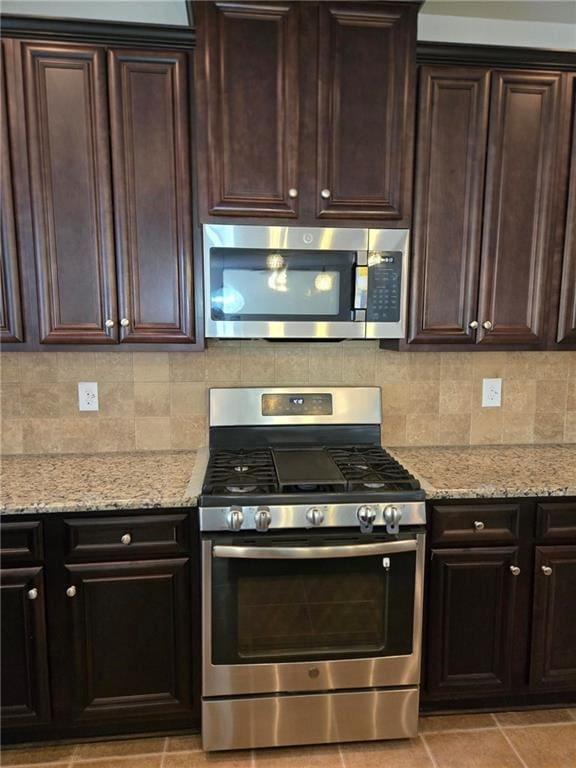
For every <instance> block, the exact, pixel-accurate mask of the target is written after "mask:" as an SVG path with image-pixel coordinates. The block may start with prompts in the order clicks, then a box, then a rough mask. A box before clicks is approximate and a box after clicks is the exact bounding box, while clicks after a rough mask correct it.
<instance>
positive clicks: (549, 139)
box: [478, 71, 560, 345]
mask: <svg viewBox="0 0 576 768" xmlns="http://www.w3.org/2000/svg"><path fill="white" fill-rule="evenodd" d="M559 97H560V75H558V74H556V73H546V74H539V73H530V72H513V71H512V72H494V73H493V75H492V95H491V107H490V109H491V111H490V134H489V145H488V161H487V172H486V197H485V210H484V230H483V246H482V269H481V279H480V302H479V303H480V308H479V318H478V319H479V320H480V321H481V323H484V322H486V321H488V322H490V323H491V324H492V329H484V328H483V327H482V325H481V326H480V329H479V332H478V333H479V341H480V343H482V344H505V343H509V344H515V343H516V344H531V345H542V344H543V343H544V342H545V338H546V327H545V321H546V316H547V308H548V294H547V288H548V280H549V276H550V262H551V261H552V259H551V253H552V251H553V242H552V235H553V233H552V226H551V224H552V220H553V218H554V217H553V210H552V207H553V202H554V198H555V164H556V152H557V144H558V136H557V132H558V124H559V109H558V107H559Z"/></svg>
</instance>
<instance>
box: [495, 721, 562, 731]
mask: <svg viewBox="0 0 576 768" xmlns="http://www.w3.org/2000/svg"><path fill="white" fill-rule="evenodd" d="M562 725H573V721H572V720H561V721H560V722H558V723H524V725H501V724H500V723H498V727H499V728H501V729H503V730H510V729H512V728H516V729H518V728H558V727H560V726H562Z"/></svg>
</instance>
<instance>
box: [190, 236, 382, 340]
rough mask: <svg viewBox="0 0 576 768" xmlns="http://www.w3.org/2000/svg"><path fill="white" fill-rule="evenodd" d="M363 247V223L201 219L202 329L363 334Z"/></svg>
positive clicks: (253, 334)
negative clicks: (318, 225)
mask: <svg viewBox="0 0 576 768" xmlns="http://www.w3.org/2000/svg"><path fill="white" fill-rule="evenodd" d="M320 233H321V234H320ZM366 246H367V231H366V230H330V229H310V230H303V229H300V228H288V227H246V226H244V227H242V226H227V225H205V226H204V279H205V307H206V336H207V337H227V338H229V337H238V338H343V337H356V338H359V337H363V336H364V334H365V319H366V318H365V314H366V313H365V308H366V291H367V279H368V269H367V250H366Z"/></svg>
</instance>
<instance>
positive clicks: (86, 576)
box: [62, 558, 200, 723]
mask: <svg viewBox="0 0 576 768" xmlns="http://www.w3.org/2000/svg"><path fill="white" fill-rule="evenodd" d="M66 570H67V576H68V583H69V586H73V587H75V588H76V594H75V595H73V596H72V597H69V596H68V595H66V596H65V595H63V596H62V600H64V601H66V606H65V607H66V609H67V616H68V622H69V624H68V626H69V633H68V656H69V659H70V662H71V667H72V669H73V673H72V675H71V677H70V685H71V689H70V697H68V696H62V699H63V700H68V701H70V702H71V705H70V706H71V708H72V711H70V712H67V713H65V717H66V719H67V720H68V721H69V722H71V723H96V722H98V723H110V722H113V721H114V720H117V719H118V718H122V720H123V721H125V722H126V721H129V720H131V719H138V718H140V719H141V718H144V717H149V718H155V719H157V720H160V719H162V718H164V717H166V718H168V719H169V718H170V717H171V716H178V715H180V716H182V715H183V714H185V713H189V712H190V711H191V708H192V679H191V678H192V673H191V664H192V659H193V657H194V654H195V653H199V652H200V649H198V648H196V649H194V648H193V647H192V639H191V638H192V632H191V608H190V567H189V560H188V558H178V559H170V560H168V559H165V560H151V561H141V562H120V563H111V562H104V563H89V564H82V565H68V566H67V567H66Z"/></svg>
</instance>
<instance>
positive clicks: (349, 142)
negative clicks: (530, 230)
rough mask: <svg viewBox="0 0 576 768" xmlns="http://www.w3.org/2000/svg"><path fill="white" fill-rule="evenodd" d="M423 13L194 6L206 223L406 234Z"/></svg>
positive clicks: (379, 8)
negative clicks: (354, 227)
mask: <svg viewBox="0 0 576 768" xmlns="http://www.w3.org/2000/svg"><path fill="white" fill-rule="evenodd" d="M419 5H420V3H418V2H414V3H396V4H395V3H386V2H379V3H375V2H321V3H318V2H310V3H298V2H284V3H279V2H270V3H265V4H264V3H262V4H261V3H255V2H221V1H220V0H217V1H211V2H200V3H196V5H195V8H196V14H197V29H198V38H199V44H200V50H199V54H200V55H199V61H198V67H197V92H198V102H199V109H198V123H199V142H198V148H199V152H198V155H199V158H200V163H199V182H200V183H199V186H200V190H199V191H200V201H201V216H202V218H203V220H208V219H209V217H210V216H250V217H253V218H258V217H273V218H291V219H298V220H299V222H301V223H314V222H316V223H317V221H318V219H339V220H342V222H343V223H344V222H348V221H353V222H356V221H358V220H364V221H370V220H374V219H380V220H390V221H391V222H392V225H393V226H402V225H405V224H407V223H408V221H409V214H410V200H411V176H412V168H411V164H412V139H413V111H414V100H415V99H414V93H413V90H414V81H415V59H416V16H417V11H418V7H419ZM314 169H315V170H314Z"/></svg>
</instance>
